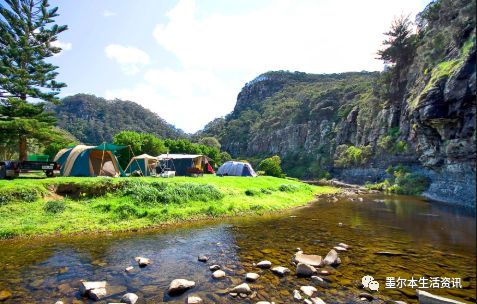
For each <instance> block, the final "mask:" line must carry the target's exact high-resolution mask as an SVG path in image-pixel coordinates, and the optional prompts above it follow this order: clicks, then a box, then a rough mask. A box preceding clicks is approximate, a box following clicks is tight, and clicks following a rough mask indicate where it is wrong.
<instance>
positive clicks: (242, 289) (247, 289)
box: [230, 283, 252, 295]
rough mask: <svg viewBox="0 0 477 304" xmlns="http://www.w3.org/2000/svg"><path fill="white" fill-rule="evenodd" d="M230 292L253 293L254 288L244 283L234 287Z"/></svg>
mask: <svg viewBox="0 0 477 304" xmlns="http://www.w3.org/2000/svg"><path fill="white" fill-rule="evenodd" d="M230 293H238V294H241V293H243V294H246V295H248V294H251V293H252V290H251V289H250V286H248V284H247V283H242V284H240V285H237V286H235V287H234V288H232V290H230Z"/></svg>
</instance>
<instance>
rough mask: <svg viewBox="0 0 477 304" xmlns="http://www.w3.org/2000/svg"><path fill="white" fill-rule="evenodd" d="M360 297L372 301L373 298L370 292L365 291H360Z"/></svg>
mask: <svg viewBox="0 0 477 304" xmlns="http://www.w3.org/2000/svg"><path fill="white" fill-rule="evenodd" d="M358 297H359V298H360V299H362V298H364V299H365V300H368V301H372V300H373V299H374V297H373V295H372V294H369V293H367V292H362V293H360V294H359V296H358Z"/></svg>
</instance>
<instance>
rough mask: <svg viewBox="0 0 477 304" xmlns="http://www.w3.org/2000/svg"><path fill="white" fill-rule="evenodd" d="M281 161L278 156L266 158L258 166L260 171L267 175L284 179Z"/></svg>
mask: <svg viewBox="0 0 477 304" xmlns="http://www.w3.org/2000/svg"><path fill="white" fill-rule="evenodd" d="M281 162H282V161H281V159H280V157H279V156H278V155H274V156H272V157H269V158H265V159H264V160H262V161H261V162H260V163H259V164H258V170H259V171H263V172H265V175H269V176H275V177H284V174H283V172H282V168H281V167H280V164H281Z"/></svg>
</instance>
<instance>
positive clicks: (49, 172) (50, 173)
mask: <svg viewBox="0 0 477 304" xmlns="http://www.w3.org/2000/svg"><path fill="white" fill-rule="evenodd" d="M45 174H46V177H53V176H55V174H54V173H53V171H51V170H48V171H45Z"/></svg>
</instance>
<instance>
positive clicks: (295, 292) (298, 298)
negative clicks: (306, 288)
mask: <svg viewBox="0 0 477 304" xmlns="http://www.w3.org/2000/svg"><path fill="white" fill-rule="evenodd" d="M293 299H294V300H295V301H301V299H302V297H301V294H300V292H299V291H298V290H296V289H295V290H293Z"/></svg>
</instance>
